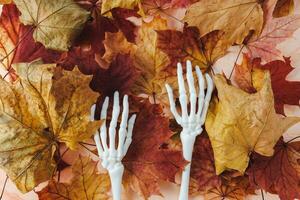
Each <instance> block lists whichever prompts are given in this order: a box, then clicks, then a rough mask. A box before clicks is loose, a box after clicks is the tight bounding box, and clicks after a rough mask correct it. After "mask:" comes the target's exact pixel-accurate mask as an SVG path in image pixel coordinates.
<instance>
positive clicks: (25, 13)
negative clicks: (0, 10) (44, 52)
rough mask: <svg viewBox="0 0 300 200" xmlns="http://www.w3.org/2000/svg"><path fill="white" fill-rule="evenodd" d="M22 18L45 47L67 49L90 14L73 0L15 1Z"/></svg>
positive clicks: (34, 36)
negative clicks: (31, 27) (32, 28)
mask: <svg viewBox="0 0 300 200" xmlns="http://www.w3.org/2000/svg"><path fill="white" fill-rule="evenodd" d="M14 3H15V4H16V5H17V7H18V9H19V10H20V12H21V16H20V21H21V22H22V23H23V24H25V25H32V26H34V32H33V38H34V39H35V41H37V42H41V43H42V44H43V45H44V46H45V47H46V48H49V49H54V50H59V51H67V50H68V48H69V47H70V46H71V44H72V42H73V40H74V39H75V38H76V36H77V35H78V34H79V33H80V32H81V30H82V28H83V26H84V24H85V22H86V21H87V19H88V18H89V16H90V13H89V12H88V11H86V10H84V9H83V8H81V7H80V6H79V5H77V4H76V3H75V2H74V1H73V0H63V1H62V0H51V1H49V0H26V1H24V0H14Z"/></svg>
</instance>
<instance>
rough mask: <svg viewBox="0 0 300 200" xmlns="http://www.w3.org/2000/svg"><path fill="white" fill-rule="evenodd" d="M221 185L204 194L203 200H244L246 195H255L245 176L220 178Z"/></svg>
mask: <svg viewBox="0 0 300 200" xmlns="http://www.w3.org/2000/svg"><path fill="white" fill-rule="evenodd" d="M222 178H223V179H222V185H220V186H217V187H212V188H210V189H208V190H207V191H206V193H205V194H204V199H205V200H212V199H224V200H225V199H227V200H245V199H246V196H247V195H248V194H252V195H253V194H255V190H254V188H253V187H251V185H250V183H249V180H248V177H247V176H238V177H231V176H228V177H225V178H224V177H222Z"/></svg>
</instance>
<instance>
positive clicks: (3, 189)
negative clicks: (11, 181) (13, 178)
mask: <svg viewBox="0 0 300 200" xmlns="http://www.w3.org/2000/svg"><path fill="white" fill-rule="evenodd" d="M7 181H8V176H7V175H6V178H5V181H4V184H3V188H2V191H1V196H0V200H1V199H2V197H3V195H4V191H5V187H6V184H7Z"/></svg>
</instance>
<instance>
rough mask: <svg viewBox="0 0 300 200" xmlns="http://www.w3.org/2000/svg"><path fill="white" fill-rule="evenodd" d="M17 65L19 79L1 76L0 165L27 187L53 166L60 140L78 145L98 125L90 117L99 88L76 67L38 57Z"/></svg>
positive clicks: (20, 185)
mask: <svg viewBox="0 0 300 200" xmlns="http://www.w3.org/2000/svg"><path fill="white" fill-rule="evenodd" d="M14 69H15V70H16V72H17V74H18V75H19V79H18V80H17V81H16V82H14V83H13V84H11V83H7V82H6V81H4V80H2V79H0V103H1V107H0V158H1V159H0V167H1V168H2V169H4V170H5V172H6V173H7V174H8V176H9V177H10V179H11V180H12V181H13V182H14V183H15V184H16V185H17V187H18V188H19V189H20V190H21V191H22V192H28V191H30V190H32V189H33V188H34V187H35V186H36V185H38V184H39V183H41V182H43V181H46V180H48V179H49V178H50V177H51V176H52V175H53V173H54V172H55V170H56V163H55V161H54V159H53V156H54V154H55V153H56V151H57V149H58V142H64V143H66V145H67V146H68V147H69V148H70V149H75V148H76V146H77V144H78V142H80V141H83V140H85V139H88V138H90V137H91V136H92V135H93V134H94V133H95V131H96V130H97V129H98V128H99V127H100V125H101V123H100V122H99V121H98V122H90V121H89V116H90V107H91V105H92V104H93V103H95V102H96V99H97V97H98V94H97V93H95V92H93V91H92V90H91V89H90V88H89V82H90V80H91V77H90V76H84V75H82V74H81V73H80V72H79V70H78V69H75V70H73V71H63V70H62V69H61V68H56V65H55V64H40V63H39V62H34V63H31V64H28V63H20V64H16V65H15V66H14ZM82 94H84V95H82Z"/></svg>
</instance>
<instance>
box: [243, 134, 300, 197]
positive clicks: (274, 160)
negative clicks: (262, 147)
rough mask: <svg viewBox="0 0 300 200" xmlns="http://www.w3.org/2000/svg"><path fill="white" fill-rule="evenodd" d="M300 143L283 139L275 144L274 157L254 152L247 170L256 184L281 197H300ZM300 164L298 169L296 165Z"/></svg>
mask: <svg viewBox="0 0 300 200" xmlns="http://www.w3.org/2000/svg"><path fill="white" fill-rule="evenodd" d="M299 146H300V143H299V142H293V143H285V142H284V141H283V140H282V139H281V140H279V141H278V143H277V144H276V146H275V153H274V155H273V156H272V157H265V156H261V155H258V154H253V156H252V163H251V165H250V167H249V169H248V170H247V173H248V174H249V178H250V181H251V182H252V184H253V185H254V186H256V187H257V186H259V187H260V188H262V189H263V190H265V191H267V192H270V193H275V194H278V195H279V197H280V199H283V200H289V199H298V198H300V186H299V183H300V173H299V171H297V170H299V163H298V162H299V159H300V149H299ZM295 165H298V169H297V168H296V167H295Z"/></svg>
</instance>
